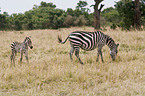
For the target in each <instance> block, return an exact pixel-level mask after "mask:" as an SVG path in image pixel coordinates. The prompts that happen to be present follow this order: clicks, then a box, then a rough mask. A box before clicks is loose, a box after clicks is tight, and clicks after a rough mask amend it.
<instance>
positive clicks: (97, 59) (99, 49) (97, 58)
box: [96, 49, 104, 62]
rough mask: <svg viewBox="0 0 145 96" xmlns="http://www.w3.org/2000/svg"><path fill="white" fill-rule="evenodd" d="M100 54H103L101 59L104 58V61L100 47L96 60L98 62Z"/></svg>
mask: <svg viewBox="0 0 145 96" xmlns="http://www.w3.org/2000/svg"><path fill="white" fill-rule="evenodd" d="M99 55H101V60H102V62H104V60H103V56H102V51H101V49H99V50H98V53H97V60H96V61H97V62H98V60H99Z"/></svg>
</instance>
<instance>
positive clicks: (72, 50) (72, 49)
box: [69, 47, 74, 62]
mask: <svg viewBox="0 0 145 96" xmlns="http://www.w3.org/2000/svg"><path fill="white" fill-rule="evenodd" d="M73 53H74V48H73V47H71V50H70V53H69V55H70V59H71V62H72V61H73V58H72V55H73Z"/></svg>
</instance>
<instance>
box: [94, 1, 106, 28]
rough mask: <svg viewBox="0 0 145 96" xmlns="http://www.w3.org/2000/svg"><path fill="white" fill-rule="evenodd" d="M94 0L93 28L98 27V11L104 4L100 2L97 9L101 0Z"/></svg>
mask: <svg viewBox="0 0 145 96" xmlns="http://www.w3.org/2000/svg"><path fill="white" fill-rule="evenodd" d="M94 1H95V6H94V28H95V29H100V12H101V9H102V8H103V6H104V5H102V4H101V6H100V8H99V9H98V5H99V4H100V3H101V2H102V1H103V0H94Z"/></svg>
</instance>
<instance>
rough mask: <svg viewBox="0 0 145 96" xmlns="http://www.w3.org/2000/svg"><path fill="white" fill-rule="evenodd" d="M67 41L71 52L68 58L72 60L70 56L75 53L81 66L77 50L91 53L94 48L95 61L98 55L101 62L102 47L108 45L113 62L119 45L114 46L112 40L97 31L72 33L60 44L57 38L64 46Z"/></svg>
mask: <svg viewBox="0 0 145 96" xmlns="http://www.w3.org/2000/svg"><path fill="white" fill-rule="evenodd" d="M67 39H69V41H70V44H71V51H70V58H71V60H72V54H73V52H74V51H75V55H76V57H77V58H78V59H79V61H80V63H81V64H83V62H82V61H81V59H80V58H79V49H80V48H81V49H83V50H85V51H91V50H94V49H95V48H96V47H98V56H97V61H98V58H99V55H101V60H102V61H103V57H102V51H101V49H102V47H103V46H104V45H108V47H109V48H110V50H111V52H110V55H111V57H112V59H113V60H115V56H116V55H117V47H118V45H119V44H115V42H114V40H113V39H112V38H111V37H109V36H107V35H105V34H104V33H102V32H100V31H97V32H84V31H75V32H72V33H71V34H70V35H69V36H68V37H67V38H66V39H65V41H64V42H62V40H61V38H60V37H59V36H58V40H59V42H60V43H62V44H64V43H65V42H66V41H67Z"/></svg>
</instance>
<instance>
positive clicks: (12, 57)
mask: <svg viewBox="0 0 145 96" xmlns="http://www.w3.org/2000/svg"><path fill="white" fill-rule="evenodd" d="M15 55H16V52H15V51H12V55H11V65H12V62H13V64H14V66H15Z"/></svg>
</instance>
